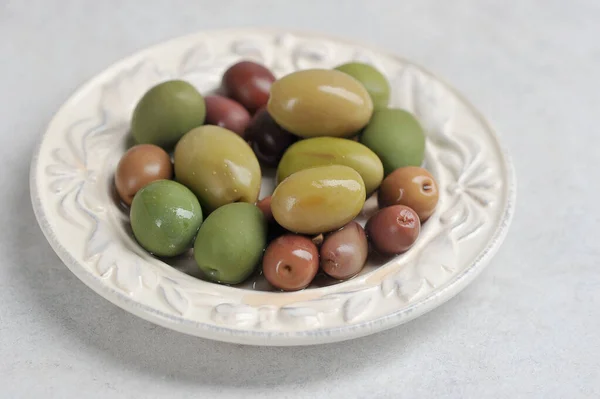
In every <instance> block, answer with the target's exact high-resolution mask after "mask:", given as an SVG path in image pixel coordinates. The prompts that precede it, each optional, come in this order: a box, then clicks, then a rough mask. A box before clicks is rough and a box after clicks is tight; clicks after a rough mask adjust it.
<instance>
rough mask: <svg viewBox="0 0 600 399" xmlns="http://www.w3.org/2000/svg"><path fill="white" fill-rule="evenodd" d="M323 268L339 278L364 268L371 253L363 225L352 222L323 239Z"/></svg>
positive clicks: (351, 274)
mask: <svg viewBox="0 0 600 399" xmlns="http://www.w3.org/2000/svg"><path fill="white" fill-rule="evenodd" d="M320 255H321V269H323V271H324V272H325V273H327V274H328V275H330V276H331V277H333V278H336V279H338V280H345V279H347V278H350V277H352V276H354V275H356V274H357V273H358V272H360V271H361V270H362V268H363V267H364V266H365V262H366V261H367V256H368V255H369V244H368V242H367V235H366V234H365V231H364V229H363V228H362V226H361V225H360V224H358V223H356V222H350V223H348V224H347V225H345V226H344V227H342V228H341V229H339V230H338V231H335V232H333V233H331V234H329V235H327V237H325V241H323V245H322V246H321V250H320Z"/></svg>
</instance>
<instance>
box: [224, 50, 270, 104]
mask: <svg viewBox="0 0 600 399" xmlns="http://www.w3.org/2000/svg"><path fill="white" fill-rule="evenodd" d="M274 81H275V76H273V73H271V71H269V70H268V69H267V68H266V67H265V66H263V65H261V64H257V63H256V62H252V61H242V62H238V63H237V64H235V65H232V66H231V67H229V69H227V71H225V74H224V75H223V88H224V89H225V92H226V93H227V95H228V96H229V97H231V98H233V99H234V100H236V101H237V102H239V103H240V104H242V105H243V106H244V107H246V109H247V110H248V111H250V112H251V113H254V112H255V111H256V110H258V109H259V108H262V107H264V106H265V105H267V101H269V92H270V91H271V85H272V84H273V82H274Z"/></svg>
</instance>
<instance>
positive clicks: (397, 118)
mask: <svg viewBox="0 0 600 399" xmlns="http://www.w3.org/2000/svg"><path fill="white" fill-rule="evenodd" d="M360 142H361V143H363V144H364V145H366V146H367V147H369V148H370V149H371V150H372V151H373V152H374V153H375V154H377V155H378V156H379V159H381V162H383V168H384V170H385V175H386V176H387V175H389V174H390V173H392V172H393V171H394V170H396V169H398V168H401V167H403V166H420V165H421V164H422V163H423V157H424V156H425V134H424V133H423V128H422V127H421V125H420V124H419V122H418V121H417V119H416V118H415V117H414V116H413V115H412V114H410V113H409V112H407V111H404V110H402V109H393V108H386V109H381V110H378V111H375V112H374V113H373V117H372V118H371V121H370V122H369V124H368V125H367V127H366V128H365V129H364V130H363V132H362V135H361V137H360Z"/></svg>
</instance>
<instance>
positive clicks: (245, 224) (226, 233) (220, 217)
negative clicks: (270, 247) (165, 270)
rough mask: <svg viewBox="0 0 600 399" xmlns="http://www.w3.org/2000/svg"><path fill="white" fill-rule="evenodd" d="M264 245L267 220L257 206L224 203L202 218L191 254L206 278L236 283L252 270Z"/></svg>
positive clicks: (265, 243) (246, 276)
mask: <svg viewBox="0 0 600 399" xmlns="http://www.w3.org/2000/svg"><path fill="white" fill-rule="evenodd" d="M266 245H267V222H266V221H265V218H264V217H263V214H262V212H261V211H260V209H258V207H256V206H254V205H252V204H246V203H235V204H228V205H225V206H222V207H221V208H219V209H217V210H216V211H214V212H213V213H211V214H210V215H209V216H208V217H207V218H206V221H205V222H204V224H203V225H202V227H201V228H200V231H199V232H198V236H197V237H196V242H195V244H194V258H195V259H196V263H197V264H198V267H200V270H202V272H203V273H204V274H205V276H206V277H207V278H208V279H209V280H211V281H216V282H220V283H225V284H237V283H241V282H242V281H244V280H245V279H246V278H248V276H250V274H252V272H253V271H254V270H255V268H256V266H257V265H258V264H259V263H260V259H261V257H262V254H263V250H264V249H265V246H266Z"/></svg>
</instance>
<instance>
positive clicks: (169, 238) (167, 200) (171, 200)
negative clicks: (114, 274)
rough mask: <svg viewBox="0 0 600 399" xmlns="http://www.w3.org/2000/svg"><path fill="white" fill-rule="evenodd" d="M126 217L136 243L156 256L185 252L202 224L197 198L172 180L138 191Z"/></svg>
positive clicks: (161, 181)
mask: <svg viewBox="0 0 600 399" xmlns="http://www.w3.org/2000/svg"><path fill="white" fill-rule="evenodd" d="M129 215H130V219H131V229H132V230H133V235H134V236H135V238H136V240H137V241H138V242H139V243H140V245H141V246H142V247H144V249H146V250H147V251H149V252H151V253H153V254H155V255H158V256H175V255H179V254H181V253H183V252H185V251H187V250H188V249H189V248H190V247H191V246H192V243H193V240H194V236H195V235H196V233H197V232H198V228H199V227H200V224H201V223H202V209H201V208H200V204H199V203H198V200H197V199H196V196H195V195H194V194H193V193H192V192H191V191H190V190H189V189H187V188H186V187H185V186H183V185H181V184H179V183H177V182H174V181H172V180H157V181H154V182H152V183H150V184H148V185H147V186H145V187H143V188H142V189H141V190H139V191H138V192H137V193H136V194H135V197H133V202H132V203H131V212H130V214H129Z"/></svg>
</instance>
